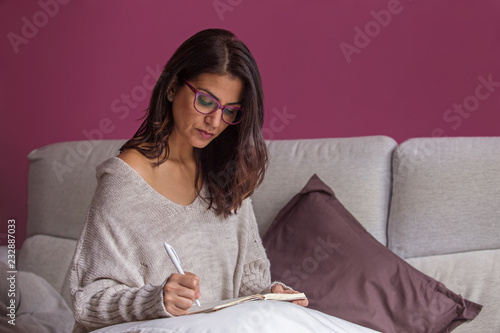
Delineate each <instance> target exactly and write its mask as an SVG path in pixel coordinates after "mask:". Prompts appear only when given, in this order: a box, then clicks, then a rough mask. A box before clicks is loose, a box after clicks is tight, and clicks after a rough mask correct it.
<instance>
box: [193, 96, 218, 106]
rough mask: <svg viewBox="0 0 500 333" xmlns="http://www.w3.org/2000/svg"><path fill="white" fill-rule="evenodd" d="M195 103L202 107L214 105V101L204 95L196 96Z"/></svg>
mask: <svg viewBox="0 0 500 333" xmlns="http://www.w3.org/2000/svg"><path fill="white" fill-rule="evenodd" d="M197 102H198V103H200V104H201V105H203V106H213V105H215V101H214V100H213V98H211V97H209V96H206V95H201V94H200V95H198V100H197Z"/></svg>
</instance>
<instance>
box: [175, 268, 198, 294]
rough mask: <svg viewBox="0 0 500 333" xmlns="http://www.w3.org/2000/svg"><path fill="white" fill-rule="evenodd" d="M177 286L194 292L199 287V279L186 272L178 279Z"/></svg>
mask: <svg viewBox="0 0 500 333" xmlns="http://www.w3.org/2000/svg"><path fill="white" fill-rule="evenodd" d="M179 284H181V285H182V286H184V287H186V288H190V289H193V290H196V289H198V288H199V286H200V278H199V277H198V276H197V275H195V274H193V273H190V272H186V274H185V275H181V277H180V278H179Z"/></svg>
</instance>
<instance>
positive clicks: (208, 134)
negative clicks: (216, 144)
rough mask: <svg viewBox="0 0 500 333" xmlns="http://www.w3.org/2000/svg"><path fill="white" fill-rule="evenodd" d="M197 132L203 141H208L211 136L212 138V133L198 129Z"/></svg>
mask: <svg viewBox="0 0 500 333" xmlns="http://www.w3.org/2000/svg"><path fill="white" fill-rule="evenodd" d="M198 132H200V135H201V137H202V138H203V139H210V138H211V137H212V136H214V134H213V133H210V132H207V131H204V130H201V129H198Z"/></svg>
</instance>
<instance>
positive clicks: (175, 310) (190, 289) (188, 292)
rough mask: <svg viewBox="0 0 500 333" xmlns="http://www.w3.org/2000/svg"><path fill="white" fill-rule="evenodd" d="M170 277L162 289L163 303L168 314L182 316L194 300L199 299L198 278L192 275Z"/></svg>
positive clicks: (187, 273) (173, 275)
mask: <svg viewBox="0 0 500 333" xmlns="http://www.w3.org/2000/svg"><path fill="white" fill-rule="evenodd" d="M185 273H186V274H185V275H182V274H178V273H174V274H172V275H170V277H169V278H168V280H167V283H166V284H165V287H163V303H164V304H165V309H166V310H167V312H168V313H170V314H171V315H173V316H182V315H185V314H187V313H188V310H189V309H190V308H191V306H192V305H193V302H194V300H195V299H198V298H200V297H201V293H200V278H199V277H198V276H196V275H194V274H193V273H189V272H185Z"/></svg>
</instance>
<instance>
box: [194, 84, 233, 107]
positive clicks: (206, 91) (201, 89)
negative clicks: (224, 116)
mask: <svg viewBox="0 0 500 333" xmlns="http://www.w3.org/2000/svg"><path fill="white" fill-rule="evenodd" d="M196 90H199V91H203V92H205V93H207V94H209V95H210V96H212V97H213V98H215V99H216V100H217V102H219V103H220V100H219V97H217V96H215V95H214V94H213V93H212V92H211V91H210V90H208V89H204V88H200V89H198V88H196ZM224 105H241V102H234V103H227V104H224Z"/></svg>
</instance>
